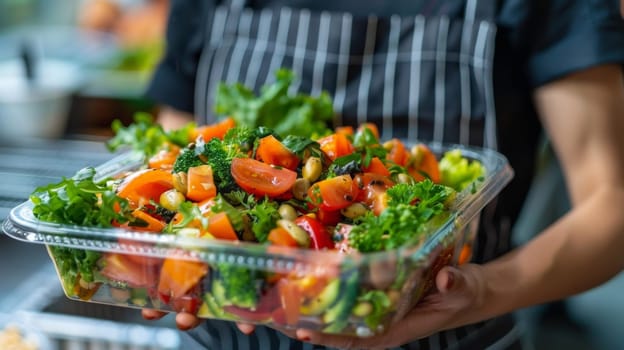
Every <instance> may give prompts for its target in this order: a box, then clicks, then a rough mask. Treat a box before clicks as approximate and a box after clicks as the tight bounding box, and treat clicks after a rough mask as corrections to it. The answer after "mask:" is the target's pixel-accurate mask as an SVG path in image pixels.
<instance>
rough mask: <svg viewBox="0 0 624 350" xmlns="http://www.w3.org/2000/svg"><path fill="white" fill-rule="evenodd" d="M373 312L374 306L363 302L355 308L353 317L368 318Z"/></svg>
mask: <svg viewBox="0 0 624 350" xmlns="http://www.w3.org/2000/svg"><path fill="white" fill-rule="evenodd" d="M371 312H373V305H372V304H371V303H369V302H368V301H362V302H359V303H357V305H355V307H354V308H353V311H352V313H353V315H354V316H357V317H366V316H368V315H370V314H371Z"/></svg>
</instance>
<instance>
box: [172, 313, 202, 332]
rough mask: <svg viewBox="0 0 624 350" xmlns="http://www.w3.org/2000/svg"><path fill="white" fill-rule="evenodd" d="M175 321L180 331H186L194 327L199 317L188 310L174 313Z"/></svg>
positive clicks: (198, 321) (197, 323)
mask: <svg viewBox="0 0 624 350" xmlns="http://www.w3.org/2000/svg"><path fill="white" fill-rule="evenodd" d="M175 321H176V325H177V326H178V329H180V330H182V331H188V330H189V329H192V328H195V327H197V326H198V325H199V323H200V322H201V321H200V319H199V318H197V317H195V315H193V314H190V313H188V312H180V313H178V314H177V315H176V318H175Z"/></svg>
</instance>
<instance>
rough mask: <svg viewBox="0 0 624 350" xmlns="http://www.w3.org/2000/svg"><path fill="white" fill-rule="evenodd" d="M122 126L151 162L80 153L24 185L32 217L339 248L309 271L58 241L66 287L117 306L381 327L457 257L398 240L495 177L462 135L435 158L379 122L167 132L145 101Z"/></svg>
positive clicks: (270, 249)
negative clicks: (53, 179)
mask: <svg viewBox="0 0 624 350" xmlns="http://www.w3.org/2000/svg"><path fill="white" fill-rule="evenodd" d="M239 88H240V87H239ZM316 102H317V101H313V103H316ZM113 128H114V130H115V132H116V136H115V137H114V138H113V139H111V140H110V141H109V143H108V144H109V146H110V147H111V149H117V148H119V147H122V146H124V145H132V146H133V147H134V148H135V151H136V150H138V151H140V152H142V153H143V154H144V155H145V162H144V164H143V165H142V166H139V167H137V168H136V169H134V170H132V171H125V172H123V173H119V174H113V175H111V176H108V177H106V178H100V177H98V174H97V173H96V171H95V169H93V168H85V169H82V170H80V171H79V172H77V173H76V175H75V176H73V177H72V178H67V179H63V180H62V181H61V182H59V183H56V184H51V185H48V186H45V187H41V188H38V189H36V190H35V191H34V192H33V194H32V195H31V197H30V199H31V201H32V203H33V214H34V215H35V217H36V218H37V219H38V220H41V221H46V222H53V223H59V224H63V225H79V226H86V227H99V228H114V229H122V230H126V231H136V232H140V233H145V234H150V235H159V236H164V235H170V236H175V237H185V238H191V239H196V240H202V241H203V240H207V241H217V242H229V243H231V244H232V245H241V244H242V245H246V244H248V245H255V246H257V247H260V248H261V250H259V251H261V252H262V253H275V254H280V252H284V251H286V252H290V254H291V256H294V257H297V256H303V254H306V253H305V252H309V251H321V252H331V253H333V255H334V256H336V257H338V258H337V260H336V261H338V263H332V262H331V261H327V268H326V269H323V271H322V272H319V273H311V274H310V273H308V274H303V273H301V272H299V271H296V270H292V271H287V270H284V269H282V270H279V271H278V270H272V269H267V268H254V267H253V266H248V265H245V264H239V263H237V261H230V260H227V261H219V262H216V263H213V262H211V263H209V262H207V261H203V260H201V259H188V258H186V259H183V258H179V257H175V256H161V257H159V256H149V255H144V254H143V255H142V254H128V253H127V252H118V251H99V250H88V249H85V250H83V249H75V248H67V247H62V246H49V247H48V248H49V250H50V253H51V256H52V258H53V260H54V262H55V264H56V267H57V270H58V273H59V276H60V278H61V280H62V283H63V287H64V290H65V292H66V294H67V295H68V296H70V297H72V298H77V299H81V300H95V299H97V298H96V296H98V295H102V294H105V295H106V298H108V299H106V300H108V301H109V302H111V303H114V304H118V305H126V306H134V307H149V308H157V309H163V310H174V311H186V312H191V313H193V314H196V315H198V316H199V317H204V318H219V319H229V320H237V321H245V322H253V323H272V324H275V325H281V326H293V327H294V326H297V327H301V326H304V327H311V328H315V329H319V330H322V331H324V332H328V333H356V334H359V335H370V334H373V333H375V332H378V331H382V330H383V328H384V326H386V325H387V324H388V322H389V320H390V319H391V318H392V317H394V316H395V315H396V313H397V308H399V305H398V304H399V303H400V299H401V298H403V297H404V296H403V295H402V294H404V293H405V292H406V291H407V292H409V294H410V297H411V298H414V299H418V298H419V297H420V296H422V295H423V294H424V293H426V291H427V289H428V288H429V287H430V285H431V283H430V282H431V281H429V283H421V284H420V285H419V286H418V287H417V288H415V287H414V286H413V285H414V278H421V279H422V278H423V275H426V274H429V276H431V274H433V273H434V272H435V269H436V268H437V269H439V268H441V266H443V265H445V264H448V263H449V261H450V259H451V255H452V254H453V246H452V244H451V243H452V242H451V243H449V244H447V245H441V247H440V249H439V250H436V251H434V252H432V253H431V255H430V256H429V257H428V259H429V261H427V262H425V263H426V264H425V265H423V262H422V261H410V260H409V259H401V258H399V255H398V254H394V253H395V252H398V251H400V249H402V248H405V247H411V248H414V249H415V248H418V247H419V246H420V245H422V244H424V243H425V242H426V241H427V239H428V238H430V235H431V233H432V232H433V231H435V229H436V228H437V227H438V226H440V225H441V224H443V223H446V222H448V221H449V219H452V217H451V216H452V213H453V210H452V209H453V208H452V206H453V204H454V200H455V198H456V196H457V194H458V193H460V192H461V193H470V191H471V190H474V188H476V187H475V186H477V184H478V183H479V180H480V179H483V177H484V176H485V168H484V167H483V165H482V164H480V163H479V162H478V161H475V160H469V159H467V158H465V157H464V156H463V155H462V153H461V151H460V150H451V151H449V152H446V153H445V154H443V155H441V156H440V157H438V156H436V155H435V154H434V153H433V152H432V151H431V150H430V149H429V148H428V147H427V145H425V144H415V145H411V146H410V145H407V144H406V143H404V142H403V141H401V140H399V139H392V140H388V141H385V142H382V141H381V140H379V133H378V130H377V128H376V126H375V125H374V124H362V125H359V126H358V127H357V128H353V127H341V128H337V129H335V130H329V129H323V128H316V129H315V130H314V131H313V132H312V134H308V135H303V134H302V133H298V134H287V135H284V132H276V131H275V129H273V128H269V127H266V126H262V125H253V123H245V124H243V123H241V121H240V120H237V118H235V117H227V118H224V119H222V120H220V121H219V122H217V123H215V124H212V125H203V126H196V125H194V124H192V123H189V124H188V125H187V126H185V127H183V128H180V129H178V130H174V131H171V132H165V131H164V130H163V129H162V128H161V127H160V126H159V125H157V124H155V123H154V122H153V121H152V120H151V118H150V117H149V116H147V115H139V116H138V117H137V118H136V120H135V123H133V124H131V125H129V126H127V127H124V126H122V125H120V124H116V125H114V127H113ZM451 221H452V220H451ZM119 243H120V244H123V243H128V242H124V241H123V239H122V238H119ZM129 244H131V243H129ZM188 249H189V250H192V249H193V248H192V247H189V248H188ZM380 252H385V253H388V254H381V255H380V254H377V253H380ZM258 254H260V253H258ZM367 256H370V257H371V258H370V260H365V259H366V257H367ZM380 256H381V257H382V258H375V257H380ZM468 256H469V252H462V257H460V259H463V260H466V259H467V258H468ZM388 257H389V258H388ZM363 259H364V261H367V263H365V264H363V263H356V262H357V261H360V262H361V261H363ZM416 269H418V272H415V270H416ZM406 285H411V287H410V288H411V289H405V288H406V287H405V286H406ZM100 300H101V299H100Z"/></svg>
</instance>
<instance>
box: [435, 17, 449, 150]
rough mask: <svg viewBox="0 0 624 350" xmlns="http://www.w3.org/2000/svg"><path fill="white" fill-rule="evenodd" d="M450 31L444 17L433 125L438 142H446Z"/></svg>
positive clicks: (437, 56) (437, 58) (441, 28)
mask: <svg viewBox="0 0 624 350" xmlns="http://www.w3.org/2000/svg"><path fill="white" fill-rule="evenodd" d="M448 29H449V21H448V18H447V17H445V16H443V17H441V18H440V23H439V29H438V40H437V43H436V63H435V69H436V78H435V121H434V125H433V140H434V141H436V142H444V121H445V119H446V118H445V106H446V64H447V63H446V51H447V47H446V42H447V38H448Z"/></svg>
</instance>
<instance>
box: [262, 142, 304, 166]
mask: <svg viewBox="0 0 624 350" xmlns="http://www.w3.org/2000/svg"><path fill="white" fill-rule="evenodd" d="M256 159H258V160H261V161H263V162H265V163H267V164H271V165H277V166H281V167H284V168H286V169H290V170H295V169H297V165H299V157H297V155H295V154H294V153H292V152H291V151H290V150H289V149H288V148H286V146H284V144H282V143H281V142H280V141H279V140H278V139H276V138H275V136H273V135H269V136H265V137H263V138H261V139H260V141H259V142H258V148H257V149H256Z"/></svg>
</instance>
